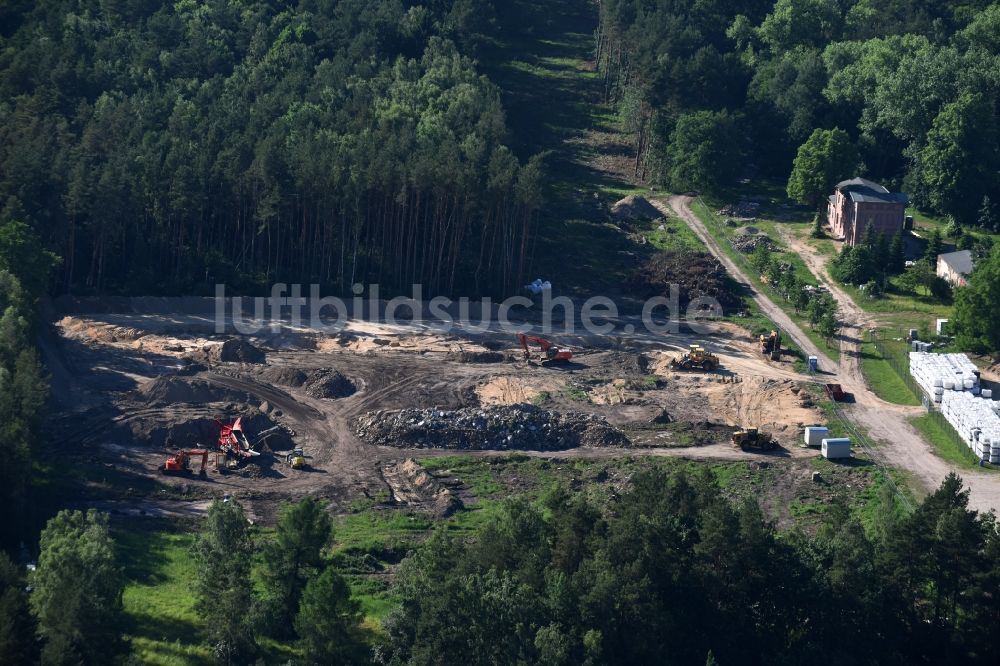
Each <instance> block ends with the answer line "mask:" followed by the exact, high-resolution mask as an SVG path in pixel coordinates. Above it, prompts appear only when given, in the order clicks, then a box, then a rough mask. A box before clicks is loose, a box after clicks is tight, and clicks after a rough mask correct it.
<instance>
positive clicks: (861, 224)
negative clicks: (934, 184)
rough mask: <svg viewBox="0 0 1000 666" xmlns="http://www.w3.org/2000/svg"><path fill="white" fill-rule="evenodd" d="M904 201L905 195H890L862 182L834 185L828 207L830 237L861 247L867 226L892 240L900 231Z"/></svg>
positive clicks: (904, 208) (903, 215)
mask: <svg viewBox="0 0 1000 666" xmlns="http://www.w3.org/2000/svg"><path fill="white" fill-rule="evenodd" d="M907 201H908V199H907V197H906V195H905V194H902V193H900V192H890V191H889V190H887V189H885V188H884V187H882V186H881V185H879V184H878V183H873V182H872V181H870V180H866V179H864V178H852V179H851V180H845V181H843V182H841V183H837V187H836V191H835V192H834V194H831V195H830V203H829V204H828V205H827V220H828V221H829V223H830V228H831V229H832V230H833V234H834V235H835V236H836V237H838V238H840V239H843V241H844V242H845V243H847V244H848V245H857V244H858V243H860V242H861V241H862V239H863V238H864V237H865V231H866V230H867V228H868V225H869V224H873V225H875V229H876V230H877V231H880V232H882V233H883V234H885V235H886V236H887V237H892V236H894V235H895V234H896V232H898V231H901V230H902V229H903V220H904V219H905V218H906V204H907Z"/></svg>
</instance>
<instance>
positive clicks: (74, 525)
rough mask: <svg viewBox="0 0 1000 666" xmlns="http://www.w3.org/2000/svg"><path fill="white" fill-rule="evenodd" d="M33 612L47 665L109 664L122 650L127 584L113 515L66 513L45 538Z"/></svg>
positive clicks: (33, 578)
mask: <svg viewBox="0 0 1000 666" xmlns="http://www.w3.org/2000/svg"><path fill="white" fill-rule="evenodd" d="M40 546H41V554H40V555H39V557H38V568H37V569H36V570H35V572H34V574H33V575H32V576H31V584H32V585H33V587H34V590H33V591H32V593H31V600H30V603H31V610H32V612H33V613H34V615H35V618H36V619H37V620H38V633H39V635H40V636H41V637H42V638H43V639H44V641H45V645H44V647H43V648H42V663H43V664H75V663H78V662H83V663H87V664H99V663H107V662H108V661H109V658H111V657H113V656H114V655H115V654H116V653H118V652H119V650H120V649H121V645H122V642H121V630H122V592H123V591H124V589H125V581H124V578H123V576H122V572H121V569H120V568H119V567H118V564H117V561H116V559H115V546H114V542H113V541H112V539H111V533H110V531H109V529H108V514H106V513H98V512H97V511H94V510H90V511H88V512H87V513H86V514H84V513H82V512H80V511H60V512H59V513H58V514H56V516H55V517H54V518H52V519H51V520H50V521H49V522H48V524H47V525H46V526H45V529H44V530H42V536H41V542H40Z"/></svg>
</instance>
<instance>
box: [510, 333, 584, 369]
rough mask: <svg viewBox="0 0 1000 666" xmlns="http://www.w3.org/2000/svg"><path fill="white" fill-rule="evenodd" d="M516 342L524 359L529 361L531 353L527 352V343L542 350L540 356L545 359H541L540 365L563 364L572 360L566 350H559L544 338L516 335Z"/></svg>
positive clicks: (571, 354)
mask: <svg viewBox="0 0 1000 666" xmlns="http://www.w3.org/2000/svg"><path fill="white" fill-rule="evenodd" d="M517 340H518V342H520V343H521V349H522V350H523V351H524V359H525V360H526V361H527V360H530V359H531V351H529V350H528V343H529V342H530V343H533V344H536V345H538V346H539V347H541V348H542V355H543V356H544V357H545V358H543V359H542V363H555V362H562V363H565V362H567V361H569V360H570V359H571V358H573V352H571V351H570V350H568V349H560V348H559V347H556V346H555V344H553V343H552V342H550V341H549V340H546V339H545V338H539V337H537V336H534V335H525V334H524V333H518V334H517Z"/></svg>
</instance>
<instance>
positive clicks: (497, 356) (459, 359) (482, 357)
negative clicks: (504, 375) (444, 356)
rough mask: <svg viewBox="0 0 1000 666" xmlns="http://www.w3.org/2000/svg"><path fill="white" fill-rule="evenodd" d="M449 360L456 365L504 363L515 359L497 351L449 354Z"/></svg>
mask: <svg viewBox="0 0 1000 666" xmlns="http://www.w3.org/2000/svg"><path fill="white" fill-rule="evenodd" d="M448 360H449V361H453V362H455V363H503V362H504V361H510V360H513V359H512V358H511V357H510V356H509V355H508V354H504V353H502V352H496V351H457V352H449V353H448Z"/></svg>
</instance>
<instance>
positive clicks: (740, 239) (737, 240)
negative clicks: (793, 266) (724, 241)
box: [729, 233, 778, 254]
mask: <svg viewBox="0 0 1000 666" xmlns="http://www.w3.org/2000/svg"><path fill="white" fill-rule="evenodd" d="M729 242H730V244H732V246H733V247H734V248H736V249H737V250H738V251H740V252H743V253H744V254H750V253H751V252H753V251H754V250H756V249H757V248H758V247H760V246H761V245H763V246H764V247H766V248H767V249H768V250H770V251H771V252H774V251H776V250H777V249H778V246H777V245H775V244H774V241H772V240H771V239H770V238H769V237H768V235H767V234H765V233H757V234H737V235H736V236H733V237H732V238H731V239H730V241H729Z"/></svg>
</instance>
